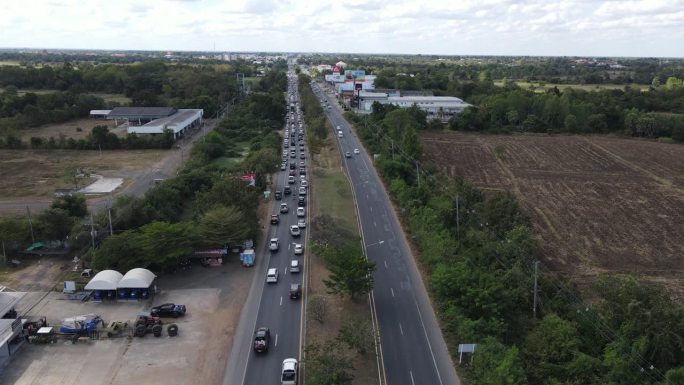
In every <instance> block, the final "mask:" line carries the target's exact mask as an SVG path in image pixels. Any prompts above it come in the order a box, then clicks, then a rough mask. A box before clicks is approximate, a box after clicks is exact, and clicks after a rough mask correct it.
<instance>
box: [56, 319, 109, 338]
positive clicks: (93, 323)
mask: <svg viewBox="0 0 684 385" xmlns="http://www.w3.org/2000/svg"><path fill="white" fill-rule="evenodd" d="M100 324H102V325H103V326H104V321H103V320H102V318H100V316H99V315H95V314H84V315H77V316H75V317H69V318H65V319H63V320H62V325H61V326H60V327H59V332H60V333H64V334H89V333H91V332H94V331H97V327H98V326H99V325H100Z"/></svg>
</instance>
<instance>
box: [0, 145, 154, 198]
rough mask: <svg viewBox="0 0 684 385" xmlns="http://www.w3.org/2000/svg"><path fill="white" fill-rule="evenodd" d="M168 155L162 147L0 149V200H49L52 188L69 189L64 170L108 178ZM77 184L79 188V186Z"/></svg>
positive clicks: (143, 167) (125, 174) (135, 170)
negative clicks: (81, 149) (120, 149)
mask: <svg viewBox="0 0 684 385" xmlns="http://www.w3.org/2000/svg"><path fill="white" fill-rule="evenodd" d="M167 154H168V151H162V150H133V151H103V152H102V154H100V153H99V152H98V151H75V150H74V151H72V150H3V151H0V180H2V181H3V183H2V184H0V200H4V199H17V198H34V197H35V198H44V199H47V200H49V199H52V197H53V194H54V191H55V189H56V188H73V187H74V184H73V181H72V180H69V178H67V177H66V175H67V171H68V170H72V169H74V168H83V169H86V170H87V171H89V172H90V173H94V174H99V175H103V176H112V177H124V178H126V177H131V176H135V175H137V174H138V173H140V172H142V171H144V170H146V169H149V168H150V167H151V166H152V165H154V164H155V163H156V162H159V161H160V160H161V159H162V158H163V157H165V156H166V155H167ZM79 187H83V185H80V186H79Z"/></svg>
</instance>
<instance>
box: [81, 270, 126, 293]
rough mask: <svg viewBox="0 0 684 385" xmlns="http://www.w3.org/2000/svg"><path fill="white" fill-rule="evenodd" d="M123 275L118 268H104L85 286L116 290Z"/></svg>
mask: <svg viewBox="0 0 684 385" xmlns="http://www.w3.org/2000/svg"><path fill="white" fill-rule="evenodd" d="M122 277H123V275H122V274H121V273H119V272H118V271H116V270H102V271H101V272H99V273H97V274H95V276H94V277H93V278H92V279H91V280H90V281H89V282H88V284H87V285H86V286H85V289H86V290H116V288H117V284H118V283H119V281H121V278H122Z"/></svg>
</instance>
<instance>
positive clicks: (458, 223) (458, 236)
mask: <svg viewBox="0 0 684 385" xmlns="http://www.w3.org/2000/svg"><path fill="white" fill-rule="evenodd" d="M460 225H461V221H460V218H459V216H458V195H456V238H457V239H461V232H460Z"/></svg>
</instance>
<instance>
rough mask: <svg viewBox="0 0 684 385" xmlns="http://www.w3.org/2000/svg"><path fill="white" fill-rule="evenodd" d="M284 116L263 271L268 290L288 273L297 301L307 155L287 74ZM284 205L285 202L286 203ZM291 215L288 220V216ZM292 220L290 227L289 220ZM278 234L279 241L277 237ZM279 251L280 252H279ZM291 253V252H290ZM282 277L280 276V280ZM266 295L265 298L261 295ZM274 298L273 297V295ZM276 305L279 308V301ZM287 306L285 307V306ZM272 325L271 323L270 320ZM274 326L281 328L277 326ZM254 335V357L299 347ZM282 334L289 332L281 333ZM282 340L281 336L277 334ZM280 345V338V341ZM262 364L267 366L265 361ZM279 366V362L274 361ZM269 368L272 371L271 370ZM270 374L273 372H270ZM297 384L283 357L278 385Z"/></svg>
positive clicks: (270, 333) (272, 334)
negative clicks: (266, 264) (281, 257)
mask: <svg viewBox="0 0 684 385" xmlns="http://www.w3.org/2000/svg"><path fill="white" fill-rule="evenodd" d="M288 78H289V81H288V93H289V98H288V103H289V108H288V113H287V121H286V125H285V128H284V131H283V143H282V144H283V151H282V162H281V164H280V171H281V172H280V174H279V176H278V177H277V178H276V180H277V182H276V189H275V191H274V193H273V197H274V199H275V200H276V202H278V204H277V205H276V207H275V212H272V214H271V217H270V226H271V232H270V233H271V234H273V235H272V237H271V238H270V239H269V242H268V250H269V252H270V253H271V257H272V258H271V263H269V267H268V269H267V270H266V279H265V283H266V285H268V286H271V287H277V285H278V283H279V281H280V280H283V279H285V278H286V276H285V275H284V273H289V274H288V275H289V276H290V278H289V287H288V290H287V292H288V294H287V296H288V297H289V298H290V300H292V301H297V300H299V299H300V298H301V296H302V284H301V282H302V281H301V278H300V272H301V271H302V269H303V266H302V260H301V259H300V257H301V256H303V255H304V248H305V246H304V240H303V238H304V232H305V230H306V217H307V210H306V207H307V199H308V189H309V183H308V181H307V179H306V178H307V154H306V145H305V132H304V123H303V117H302V113H301V109H300V106H299V104H298V102H297V100H298V98H297V81H296V76H295V75H294V72H289V73H288ZM290 199H291V202H289V201H286V200H290ZM290 215H292V216H290ZM293 217H294V218H296V222H295V223H293V220H292V218H293ZM283 225H286V226H287V227H286V231H287V232H284V231H285V229H281V230H278V228H280V227H281V226H283ZM278 233H280V237H279V236H278ZM288 233H289V237H291V239H290V240H288V241H285V240H283V239H281V238H283V235H285V237H288ZM281 249H282V250H281ZM290 250H291V251H290ZM283 251H286V252H287V253H292V254H291V256H292V257H291V259H290V261H289V264H287V265H286V268H285V270H286V271H285V272H281V271H279V269H278V267H277V266H278V265H280V267H282V266H283V265H282V260H281V261H278V258H273V257H276V256H277V255H279V254H282V252H283ZM281 275H283V276H281ZM264 295H267V294H264ZM276 295H277V294H276ZM280 301H281V302H280V305H281V306H283V305H284V304H283V302H282V297H281V300H280ZM285 306H287V305H285ZM270 322H273V320H270ZM278 325H280V326H282V323H281V322H278ZM257 326H258V327H257V328H256V330H255V332H254V338H253V346H252V349H253V351H254V354H256V355H262V354H266V353H268V352H269V350H273V348H274V347H277V349H278V350H281V351H282V350H287V351H289V354H292V353H293V352H296V351H298V349H299V347H298V346H296V350H294V349H295V346H292V345H294V344H293V343H290V344H288V345H286V346H283V343H282V342H281V343H280V344H279V343H278V331H277V330H274V329H277V327H275V326H273V325H272V326H273V327H271V328H269V327H267V326H266V325H257ZM284 332H286V333H288V332H290V331H284ZM281 337H282V332H281ZM281 341H282V338H281ZM266 362H269V361H268V360H267V361H266ZM278 362H280V361H278ZM271 368H272V367H271ZM272 370H273V368H272ZM298 381H299V362H298V361H297V358H294V357H292V356H285V358H284V359H283V361H282V364H281V365H280V383H281V384H282V385H296V384H297V383H298Z"/></svg>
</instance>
